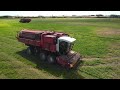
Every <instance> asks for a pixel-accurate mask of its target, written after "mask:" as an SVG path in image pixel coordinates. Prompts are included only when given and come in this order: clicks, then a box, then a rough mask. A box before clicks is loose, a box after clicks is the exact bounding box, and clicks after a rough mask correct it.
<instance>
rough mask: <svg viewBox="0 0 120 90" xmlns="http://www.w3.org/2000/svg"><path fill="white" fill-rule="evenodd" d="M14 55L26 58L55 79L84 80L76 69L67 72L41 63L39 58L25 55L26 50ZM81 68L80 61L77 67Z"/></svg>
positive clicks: (55, 65)
mask: <svg viewBox="0 0 120 90" xmlns="http://www.w3.org/2000/svg"><path fill="white" fill-rule="evenodd" d="M16 53H17V54H19V55H21V56H22V57H23V58H26V59H27V60H29V61H31V62H33V63H35V64H36V68H37V69H39V70H44V71H47V72H49V73H51V74H52V75H54V76H56V77H63V78H64V79H84V77H83V76H81V75H80V74H79V73H78V67H77V68H74V69H70V70H68V69H65V68H64V67H62V66H60V65H58V64H49V63H47V62H43V61H41V60H40V58H39V56H36V55H27V54H26V50H23V51H19V52H16ZM81 66H82V61H81V62H80V64H79V67H81Z"/></svg>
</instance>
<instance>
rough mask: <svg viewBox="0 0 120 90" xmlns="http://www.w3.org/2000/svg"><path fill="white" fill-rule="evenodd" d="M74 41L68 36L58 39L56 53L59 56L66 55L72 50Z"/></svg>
mask: <svg viewBox="0 0 120 90" xmlns="http://www.w3.org/2000/svg"><path fill="white" fill-rule="evenodd" d="M75 40H76V39H75V38H71V37H69V36H62V37H60V38H58V41H57V45H56V48H57V51H58V52H59V53H60V54H61V55H66V54H67V53H68V52H69V51H71V50H72V47H73V45H74V42H75Z"/></svg>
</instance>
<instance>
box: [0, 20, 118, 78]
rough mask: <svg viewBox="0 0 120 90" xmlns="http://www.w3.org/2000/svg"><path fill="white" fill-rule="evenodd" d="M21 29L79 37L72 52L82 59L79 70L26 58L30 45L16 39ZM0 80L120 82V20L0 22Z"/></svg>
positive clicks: (38, 59)
mask: <svg viewBox="0 0 120 90" xmlns="http://www.w3.org/2000/svg"><path fill="white" fill-rule="evenodd" d="M22 29H35V30H51V31H62V32H65V33H68V34H69V35H70V36H71V37H74V38H76V39H77V40H76V42H75V45H74V48H73V50H74V51H77V52H79V53H80V54H81V55H82V57H83V59H82V62H81V63H80V65H79V67H78V68H77V69H72V70H66V69H64V68H62V67H61V66H59V65H50V64H48V63H46V62H42V61H40V58H39V57H36V56H28V55H26V53H25V50H26V48H27V46H25V45H24V44H22V43H20V42H18V41H17V39H16V38H15V36H16V34H17V31H20V30H22ZM0 79H120V19H117V18H116V19H115V18H111V19H109V18H106V19H104V18H101V19H96V18H94V19H90V18H86V19H85V18H53V19H52V18H43V19H32V22H30V23H19V19H0Z"/></svg>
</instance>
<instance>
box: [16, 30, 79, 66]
mask: <svg viewBox="0 0 120 90" xmlns="http://www.w3.org/2000/svg"><path fill="white" fill-rule="evenodd" d="M17 39H18V41H19V42H22V43H24V44H25V45H27V46H29V47H28V48H27V53H28V54H39V56H40V59H41V60H43V61H45V60H47V61H48V62H49V63H51V64H53V63H58V64H60V65H62V66H64V67H67V68H73V67H75V66H76V65H78V63H79V62H80V60H81V56H80V54H79V53H77V52H75V51H72V47H73V45H74V41H75V40H76V39H75V38H71V37H70V36H69V35H68V34H65V33H63V32H53V31H40V30H21V31H20V32H19V33H18V35H17Z"/></svg>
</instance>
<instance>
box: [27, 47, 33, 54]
mask: <svg viewBox="0 0 120 90" xmlns="http://www.w3.org/2000/svg"><path fill="white" fill-rule="evenodd" d="M26 53H27V54H28V55H32V50H31V48H30V47H28V48H27V51H26Z"/></svg>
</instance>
